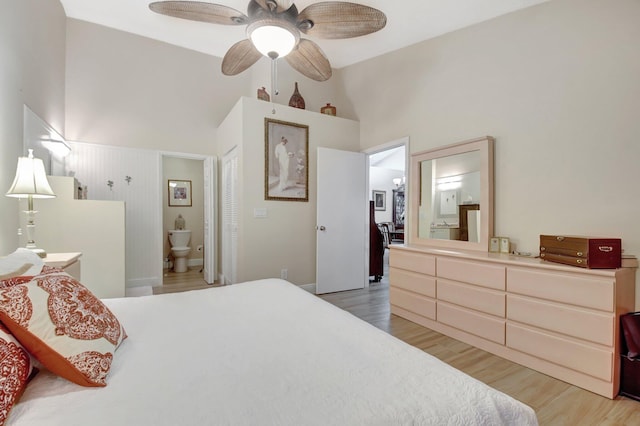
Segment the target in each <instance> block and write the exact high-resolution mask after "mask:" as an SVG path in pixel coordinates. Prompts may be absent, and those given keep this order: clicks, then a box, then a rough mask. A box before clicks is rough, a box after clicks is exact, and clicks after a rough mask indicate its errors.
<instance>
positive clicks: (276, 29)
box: [149, 0, 387, 81]
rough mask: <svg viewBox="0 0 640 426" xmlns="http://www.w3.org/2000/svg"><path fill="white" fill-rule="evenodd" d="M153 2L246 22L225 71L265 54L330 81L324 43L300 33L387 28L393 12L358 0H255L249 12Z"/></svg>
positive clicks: (181, 14) (163, 9) (182, 13)
mask: <svg viewBox="0 0 640 426" xmlns="http://www.w3.org/2000/svg"><path fill="white" fill-rule="evenodd" d="M149 8H150V9H151V10H152V11H154V12H156V13H160V14H162V15H168V16H173V17H176V18H183V19H189V20H192V21H200V22H209V23H212V24H222V25H246V26H247V37H248V38H247V39H245V40H242V41H239V42H237V43H236V44H234V45H233V46H231V48H230V49H229V50H228V51H227V53H226V54H225V56H224V59H223V60H222V73H223V74H225V75H236V74H239V73H241V72H242V71H244V70H246V69H247V68H249V67H250V66H251V65H253V64H254V63H256V62H257V61H258V59H260V58H261V57H262V55H264V56H267V57H269V58H271V59H272V60H273V63H275V60H276V59H278V58H282V57H284V58H285V59H286V60H287V62H288V63H289V65H291V67H293V68H294V69H295V70H297V71H298V72H300V73H301V74H303V75H305V76H307V77H309V78H311V79H313V80H316V81H325V80H328V79H329V78H330V77H331V64H330V63H329V60H328V59H327V57H326V55H325V54H324V52H322V50H321V49H320V47H319V46H318V45H317V44H316V43H314V42H313V41H311V40H309V39H304V38H301V37H300V33H301V32H302V33H304V34H306V35H309V36H315V37H319V38H326V39H342V38H351V37H358V36H362V35H366V34H371V33H374V32H376V31H379V30H381V29H382V28H384V26H385V25H386V23H387V17H386V16H385V14H384V13H382V12H381V11H379V10H377V9H374V8H372V7H369V6H364V5H360V4H355V3H348V2H340V1H326V2H320V3H315V4H312V5H310V6H308V7H306V8H305V9H303V10H302V12H298V8H297V7H296V5H295V4H293V1H292V0H250V2H249V6H248V7H247V14H246V15H245V14H244V13H242V12H239V11H237V10H235V9H233V8H231V7H228V6H224V5H220V4H214V3H206V2H199V1H157V2H153V3H151V4H149Z"/></svg>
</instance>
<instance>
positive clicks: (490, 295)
mask: <svg viewBox="0 0 640 426" xmlns="http://www.w3.org/2000/svg"><path fill="white" fill-rule="evenodd" d="M437 288H438V300H444V301H446V302H450V303H453V304H456V305H460V306H462V307H466V308H471V309H474V310H476V311H480V312H484V313H487V314H490V315H495V316H497V317H502V318H504V316H505V294H504V293H503V292H499V291H495V290H488V289H485V288H482V287H476V286H473V285H468V284H462V283H458V282H454V281H448V280H444V279H440V278H438V284H437Z"/></svg>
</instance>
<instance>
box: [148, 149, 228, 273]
mask: <svg viewBox="0 0 640 426" xmlns="http://www.w3.org/2000/svg"><path fill="white" fill-rule="evenodd" d="M215 164H216V162H215V158H214V157H210V156H200V155H192V154H178V153H162V155H161V176H162V178H161V185H160V187H161V191H162V197H161V200H162V209H161V211H162V220H161V224H162V241H163V244H162V253H163V274H162V276H163V285H169V283H175V282H176V281H179V279H180V276H181V274H188V275H189V277H190V278H189V279H190V280H193V278H194V274H196V275H198V277H201V278H202V282H203V284H213V283H214V281H215V275H216V273H215V251H216V250H215V248H216V240H215V196H214V191H215V187H216V186H215V177H216V170H215ZM178 228H182V230H188V231H190V233H191V235H190V239H189V241H188V243H186V247H188V250H185V249H184V248H183V249H180V250H176V249H175V248H174V249H173V250H172V247H171V243H170V239H169V233H170V231H172V230H175V229H178ZM179 257H182V260H179V263H180V264H185V263H186V266H187V271H186V272H181V271H184V268H178V269H176V268H175V266H176V263H177V262H176V260H177V259H178V258H179ZM185 258H186V259H185ZM185 276H186V275H185Z"/></svg>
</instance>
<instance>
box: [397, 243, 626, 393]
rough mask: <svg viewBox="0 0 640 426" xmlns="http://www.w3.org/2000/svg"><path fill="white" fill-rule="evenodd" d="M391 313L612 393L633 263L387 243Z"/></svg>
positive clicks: (617, 373) (617, 374)
mask: <svg viewBox="0 0 640 426" xmlns="http://www.w3.org/2000/svg"><path fill="white" fill-rule="evenodd" d="M389 263H390V268H389V271H390V272H389V274H390V277H389V282H390V289H389V299H390V303H391V312H392V313H394V314H396V315H399V316H401V317H404V318H406V319H409V320H411V321H414V322H416V323H418V324H421V325H424V326H426V327H428V328H431V329H433V330H435V331H438V332H440V333H443V334H446V335H448V336H450V337H453V338H455V339H458V340H461V341H463V342H466V343H469V344H471V345H474V346H476V347H479V348H481V349H483V350H486V351H488V352H491V353H494V354H496V355H498V356H501V357H503V358H506V359H509V360H511V361H514V362H517V363H519V364H522V365H525V366H527V367H530V368H533V369H535V370H537V371H540V372H542V373H545V374H548V375H550V376H553V377H556V378H558V379H560V380H564V381H566V382H568V383H571V384H573V385H576V386H579V387H582V388H584V389H587V390H590V391H592V392H595V393H597V394H600V395H603V396H606V397H608V398H614V397H615V396H616V395H617V394H618V390H619V382H620V328H619V322H620V318H619V317H620V315H621V314H623V313H626V312H631V311H633V309H634V303H635V268H621V269H615V270H608V269H597V270H595V269H582V268H576V267H571V266H564V265H560V264H551V263H548V262H543V261H541V260H539V259H532V258H521V257H515V256H509V255H504V254H497V253H483V252H463V251H451V250H439V249H429V248H426V247H417V246H392V247H391V255H390V262H389Z"/></svg>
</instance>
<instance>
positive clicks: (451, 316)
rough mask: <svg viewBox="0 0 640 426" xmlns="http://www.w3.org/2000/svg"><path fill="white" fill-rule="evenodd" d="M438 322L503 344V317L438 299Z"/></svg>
mask: <svg viewBox="0 0 640 426" xmlns="http://www.w3.org/2000/svg"><path fill="white" fill-rule="evenodd" d="M437 312H438V322H441V323H442V324H446V325H449V326H451V327H455V328H457V329H459V330H462V331H465V332H467V333H470V334H474V335H476V336H479V337H482V338H484V339H488V340H491V341H493V342H496V343H499V344H501V345H504V326H505V321H504V320H503V319H499V318H495V317H490V316H488V315H485V314H481V313H479V312H473V311H470V310H467V309H463V308H459V307H457V306H454V305H451V304H448V303H446V302H440V301H438V311H437Z"/></svg>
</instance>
